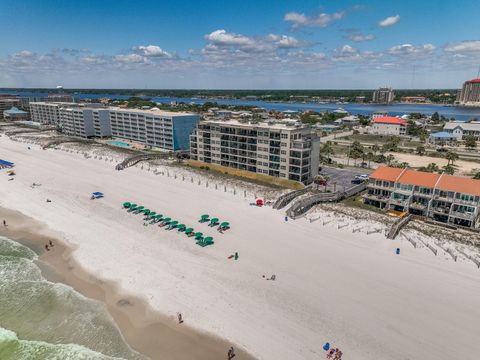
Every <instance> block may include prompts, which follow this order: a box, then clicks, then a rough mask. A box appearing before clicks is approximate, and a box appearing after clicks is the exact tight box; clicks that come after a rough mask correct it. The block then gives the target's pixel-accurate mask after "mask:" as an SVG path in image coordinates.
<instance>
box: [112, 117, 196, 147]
mask: <svg viewBox="0 0 480 360" xmlns="http://www.w3.org/2000/svg"><path fill="white" fill-rule="evenodd" d="M108 111H109V114H110V125H111V128H112V136H115V137H119V138H124V139H128V140H132V141H136V142H139V143H142V144H145V145H147V146H151V147H157V148H161V149H165V150H171V151H175V150H188V148H189V137H190V134H191V133H192V131H193V129H194V128H195V126H196V125H197V123H198V121H199V120H200V116H199V115H198V114H193V113H187V112H171V111H163V110H159V109H157V108H153V109H150V110H137V109H120V108H109V110H108Z"/></svg>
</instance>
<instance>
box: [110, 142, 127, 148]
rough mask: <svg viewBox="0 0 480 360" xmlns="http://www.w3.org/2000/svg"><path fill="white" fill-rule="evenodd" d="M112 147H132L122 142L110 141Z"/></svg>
mask: <svg viewBox="0 0 480 360" xmlns="http://www.w3.org/2000/svg"><path fill="white" fill-rule="evenodd" d="M108 143H109V144H110V145H114V146H120V147H130V144H128V143H126V142H122V141H109V142H108Z"/></svg>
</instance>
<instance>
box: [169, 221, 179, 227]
mask: <svg viewBox="0 0 480 360" xmlns="http://www.w3.org/2000/svg"><path fill="white" fill-rule="evenodd" d="M177 224H178V221H176V220H174V221H171V222H170V225H171V226H175V225H177Z"/></svg>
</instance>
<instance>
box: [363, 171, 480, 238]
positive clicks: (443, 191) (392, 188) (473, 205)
mask: <svg viewBox="0 0 480 360" xmlns="http://www.w3.org/2000/svg"><path fill="white" fill-rule="evenodd" d="M363 198H364V202H365V203H366V204H370V205H373V206H376V207H379V208H381V209H385V210H395V211H400V212H405V213H410V214H414V215H419V216H423V217H425V218H428V219H431V220H433V221H436V222H439V223H443V224H448V225H453V226H464V227H469V228H477V229H478V228H480V180H474V179H469V178H464V177H460V176H452V175H447V174H434V173H427V172H422V171H415V170H411V169H399V168H391V167H379V168H377V169H376V170H375V171H374V172H373V173H372V174H371V175H370V178H369V181H368V184H367V194H365V195H364V196H363Z"/></svg>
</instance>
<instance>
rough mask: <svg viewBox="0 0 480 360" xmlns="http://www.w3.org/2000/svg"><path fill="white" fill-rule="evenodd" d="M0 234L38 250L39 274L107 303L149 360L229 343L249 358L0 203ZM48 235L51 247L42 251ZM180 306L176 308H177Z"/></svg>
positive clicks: (198, 355) (215, 351)
mask: <svg viewBox="0 0 480 360" xmlns="http://www.w3.org/2000/svg"><path fill="white" fill-rule="evenodd" d="M0 219H1V221H3V219H5V220H6V222H7V227H4V226H3V225H0V235H1V236H5V237H8V238H10V239H12V240H15V241H18V242H19V243H21V244H23V245H25V246H28V247H29V248H31V249H32V250H33V251H35V252H36V253H37V254H38V255H39V262H38V265H39V266H40V268H41V269H42V271H43V273H44V276H45V277H46V278H47V279H48V280H50V281H54V282H62V283H64V284H67V285H69V286H71V287H72V288H74V289H75V290H77V291H78V292H80V293H81V294H83V295H84V296H86V297H89V298H92V299H95V300H97V301H100V302H102V303H103V304H105V305H106V308H107V310H108V312H109V313H110V315H111V316H112V317H113V319H114V320H115V322H116V324H117V326H118V327H119V329H120V331H121V332H122V334H123V336H124V337H125V339H126V341H127V343H128V344H129V345H130V346H131V347H132V348H133V349H135V350H136V351H138V352H140V353H141V354H143V355H146V356H148V357H150V358H151V359H152V360H157V359H173V360H187V359H188V360H194V359H198V360H216V359H218V360H222V359H227V351H228V349H229V348H230V346H233V347H234V348H235V354H236V356H235V360H253V359H254V358H253V357H252V356H250V355H249V354H247V353H245V352H244V351H242V350H241V349H238V348H237V347H235V345H233V344H230V343H229V342H227V341H225V340H222V339H220V338H217V337H215V336H211V335H208V334H204V333H200V332H198V331H196V330H194V329H192V328H190V327H189V326H188V318H187V319H184V323H183V324H181V325H180V324H178V321H177V318H176V314H172V315H171V316H170V317H167V316H165V315H163V314H159V313H158V312H155V311H154V310H152V308H151V307H150V306H149V304H148V303H147V301H145V300H143V299H141V298H138V297H136V296H134V295H132V294H126V293H124V292H122V291H121V289H119V287H118V286H117V284H115V283H114V282H112V281H106V280H102V279H99V278H98V277H96V276H94V275H92V274H90V273H89V272H88V271H86V270H85V269H83V268H82V267H81V266H80V265H79V264H78V263H77V262H76V261H75V260H74V259H73V257H72V252H73V251H74V250H75V249H74V248H72V247H69V246H67V244H66V242H65V241H64V240H63V236H62V235H61V234H58V233H54V232H53V231H51V230H49V229H48V228H47V227H46V226H45V225H44V224H42V223H39V222H37V221H36V220H34V219H32V218H29V217H27V216H25V215H23V214H22V213H20V212H17V211H12V210H8V209H4V208H0ZM49 240H51V241H52V242H53V244H54V247H53V248H52V249H51V250H50V251H46V249H45V244H47V243H48V242H49ZM179 310H181V309H179Z"/></svg>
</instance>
